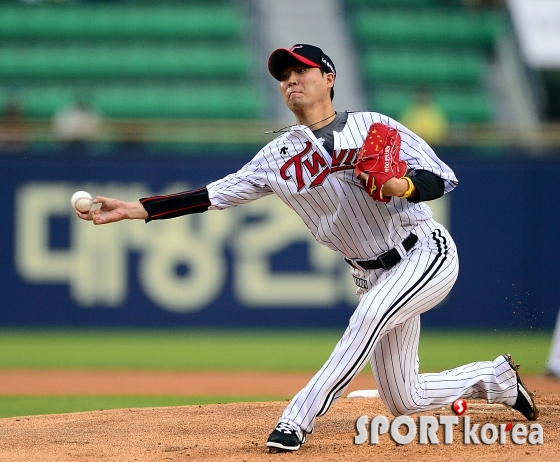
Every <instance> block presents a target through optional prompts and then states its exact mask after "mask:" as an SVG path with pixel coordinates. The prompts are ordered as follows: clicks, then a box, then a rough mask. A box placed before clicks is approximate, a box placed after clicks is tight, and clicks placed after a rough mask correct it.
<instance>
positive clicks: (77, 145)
mask: <svg viewBox="0 0 560 462" xmlns="http://www.w3.org/2000/svg"><path fill="white" fill-rule="evenodd" d="M100 124H101V117H100V115H99V114H98V113H97V112H96V111H94V110H93V108H91V107H90V106H89V105H88V104H86V103H85V102H83V101H78V102H76V103H75V104H73V105H71V106H69V107H66V108H63V109H62V110H61V111H59V112H57V113H56V114H55V115H54V118H53V130H54V134H55V137H56V138H57V139H58V140H60V141H62V142H63V144H64V148H65V149H69V150H74V151H76V150H77V151H82V150H84V149H85V148H86V147H87V144H88V143H89V142H90V141H93V140H94V139H95V138H96V136H97V135H98V134H99V126H100Z"/></svg>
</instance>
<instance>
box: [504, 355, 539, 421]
mask: <svg viewBox="0 0 560 462" xmlns="http://www.w3.org/2000/svg"><path fill="white" fill-rule="evenodd" d="M502 356H503V357H504V358H505V359H506V361H507V362H508V364H509V366H510V367H511V368H512V369H513V371H514V372H515V378H516V379H517V392H518V393H523V396H524V397H525V399H526V400H527V401H529V402H530V403H532V404H533V406H532V408H533V415H532V416H531V417H532V418H531V419H529V418H527V420H529V421H533V420H537V418H538V417H539V414H540V411H539V409H538V408H537V405H536V403H535V400H534V397H535V393H533V392H530V391H529V389H528V388H527V385H525V384H524V383H523V381H522V380H521V377H519V366H518V365H517V364H515V363H514V362H513V359H511V356H510V355H509V354H505V355H502Z"/></svg>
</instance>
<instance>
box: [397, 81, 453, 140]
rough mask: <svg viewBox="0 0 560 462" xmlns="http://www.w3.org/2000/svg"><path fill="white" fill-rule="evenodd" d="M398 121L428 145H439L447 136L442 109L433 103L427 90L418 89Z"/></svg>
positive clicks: (445, 121)
mask: <svg viewBox="0 0 560 462" xmlns="http://www.w3.org/2000/svg"><path fill="white" fill-rule="evenodd" d="M399 121H400V122H401V123H402V124H403V125H404V126H405V127H407V128H409V129H410V130H412V131H413V132H415V133H416V134H417V135H419V136H420V137H422V138H424V140H426V141H427V142H428V143H430V144H439V143H441V142H442V141H443V140H444V139H445V138H446V136H447V131H448V128H449V123H448V121H447V116H446V115H445V112H444V111H443V109H442V108H441V107H440V106H439V105H438V104H436V103H435V102H434V101H433V98H432V92H431V90H430V89H429V88H425V87H422V88H419V89H418V90H417V91H416V93H415V95H414V98H413V101H412V103H411V104H410V105H409V106H408V107H406V108H405V110H404V112H403V113H402V114H401V116H400V118H399Z"/></svg>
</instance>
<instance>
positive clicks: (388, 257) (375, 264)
mask: <svg viewBox="0 0 560 462" xmlns="http://www.w3.org/2000/svg"><path fill="white" fill-rule="evenodd" d="M417 242H418V236H417V235H416V234H413V233H410V234H409V235H408V237H407V238H406V239H405V240H404V241H402V246H403V247H404V250H406V251H407V252H408V251H409V250H410V249H412V247H414V244H416V243H417ZM400 261H401V256H400V254H399V251H398V250H397V249H395V248H393V249H391V250H387V252H384V253H382V254H381V255H379V257H377V258H376V259H375V260H358V261H351V260H347V262H348V263H350V264H352V263H354V264H356V265H358V266H361V267H362V268H363V269H366V270H372V269H381V268H383V269H384V270H389V269H391V268H392V267H393V266H395V265H396V264H397V263H398V262H400Z"/></svg>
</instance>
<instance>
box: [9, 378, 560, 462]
mask: <svg viewBox="0 0 560 462" xmlns="http://www.w3.org/2000/svg"><path fill="white" fill-rule="evenodd" d="M242 376H245V377H246V378H247V379H248V380H247V381H245V382H244V381H243V377H242ZM80 377H81V379H80ZM309 377H310V375H309V374H258V373H249V374H241V373H231V374H230V373H215V372H202V373H196V374H195V373H175V372H165V373H148V372H100V373H96V372H83V373H79V372H75V371H64V372H55V371H42V372H41V371H39V372H29V371H1V372H0V395H19V396H21V395H38V394H43V395H45V394H46V395H53V394H65V395H71V394H79V395H85V394H107V393H110V394H112V395H119V394H127V395H129V394H139V395H146V394H157V395H166V394H179V395H195V394H198V395H200V394H203V391H204V387H206V393H205V394H208V395H212V394H214V395H219V396H226V395H235V396H242V395H250V394H253V395H255V394H256V395H260V396H267V395H268V396H278V395H284V394H289V397H291V395H292V394H293V393H294V392H295V391H297V390H298V389H299V388H300V387H301V386H302V385H303V384H304V383H305V381H306V380H307V379H309ZM80 380H83V381H82V382H80ZM524 380H525V381H526V383H527V385H528V386H529V388H531V389H536V390H537V391H538V395H537V402H538V404H539V406H540V407H541V417H540V418H539V423H540V424H541V425H542V426H543V429H544V444H543V445H529V444H526V445H521V446H517V445H515V444H513V443H512V442H511V441H510V440H508V441H507V443H506V444H505V445H500V444H498V443H495V444H493V445H490V446H485V445H472V444H471V445H463V444H462V431H461V430H462V426H461V425H459V426H457V428H455V431H454V444H452V445H450V446H447V445H443V444H439V445H419V444H418V443H417V442H413V443H411V444H409V445H406V446H398V445H396V444H395V443H394V442H393V441H392V440H391V439H390V438H389V437H388V435H382V436H381V437H380V444H379V445H369V444H367V443H366V444H363V445H359V446H356V445H354V444H353V438H354V436H355V430H354V425H355V421H356V419H357V418H358V417H359V416H361V415H364V414H366V415H368V416H369V417H370V418H371V417H373V416H375V415H378V414H383V415H387V416H388V413H387V411H386V410H385V408H384V407H383V404H382V403H381V401H380V400H379V399H363V398H362V399H346V398H342V399H340V400H339V401H338V402H337V403H336V404H335V405H334V406H333V407H332V409H331V410H330V411H329V412H328V413H327V414H326V415H325V416H323V417H320V418H319V419H318V420H317V425H316V429H315V433H314V434H313V435H310V436H309V438H308V441H307V443H306V444H305V445H304V446H303V447H302V449H301V450H300V451H297V452H296V453H289V454H267V453H266V452H265V447H264V443H265V442H266V438H267V436H268V434H269V432H270V431H271V430H272V428H273V427H274V425H275V423H276V421H277V419H278V417H279V416H280V414H281V413H282V410H283V408H284V407H285V406H286V404H287V402H286V401H280V402H267V403H235V404H215V405H204V406H181V407H167V408H145V409H119V410H111V411H95V412H83V413H73V414H61V415H47V416H31V417H17V418H7V419H0V461H38V462H40V461H90V460H100V459H102V460H107V461H133V460H139V461H160V460H161V461H165V460H193V461H194V460H196V461H198V460H204V461H243V460H245V461H247V462H249V461H265V460H266V461H275V462H276V461H283V460H288V459H290V460H302V461H319V460H321V461H322V460H331V461H335V460H337V461H338V460H344V461H362V460H370V459H375V460H389V459H390V460H407V461H416V460H435V461H439V460H441V461H443V460H446V461H447V460H469V459H471V460H485V461H487V460H488V461H494V460H495V461H500V462H503V461H504V460H508V461H509V460H513V461H516V460H536V459H537V458H538V459H539V460H551V461H552V460H558V450H559V449H560V431H559V428H558V420H559V419H558V417H559V416H560V381H554V380H551V379H548V378H546V377H531V376H527V377H524ZM105 381H109V383H105ZM30 383H31V384H30ZM80 383H81V385H80ZM243 383H245V385H243ZM95 384H99V385H102V386H101V388H100V389H99V390H97V391H95V390H96V388H95ZM374 386H375V384H374V383H373V380H372V379H371V376H370V375H369V374H360V376H358V377H357V378H356V380H354V381H353V382H352V384H351V385H350V386H349V387H348V389H347V392H350V391H352V390H356V389H362V388H374ZM18 387H19V389H18ZM33 390H35V391H33ZM134 390H136V392H134ZM173 390H175V391H173ZM243 390H245V391H243ZM255 390H257V391H255ZM469 406H470V407H469V410H468V415H470V417H471V424H472V423H479V424H484V423H493V424H495V425H499V424H500V423H510V422H511V423H513V424H514V425H515V424H516V423H518V422H519V423H527V422H526V421H525V420H524V419H523V417H522V416H521V415H520V414H519V413H517V412H515V411H511V410H509V409H507V408H505V407H503V406H486V405H482V404H481V403H480V402H475V401H469ZM439 413H441V414H451V412H450V410H449V409H445V410H441V411H440V412H438V413H434V412H430V413H425V414H427V415H438V414H439ZM438 436H439V437H440V441H441V440H442V432H441V430H440V431H439V432H438Z"/></svg>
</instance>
